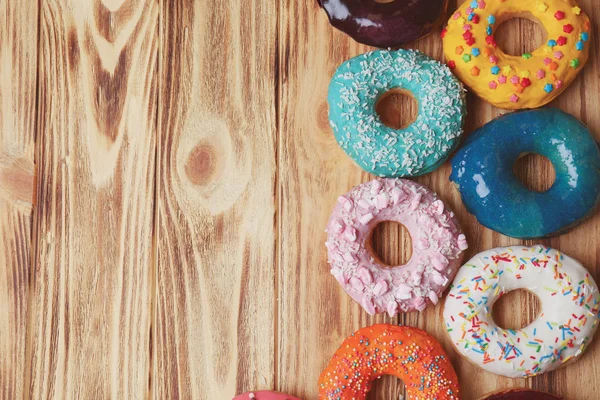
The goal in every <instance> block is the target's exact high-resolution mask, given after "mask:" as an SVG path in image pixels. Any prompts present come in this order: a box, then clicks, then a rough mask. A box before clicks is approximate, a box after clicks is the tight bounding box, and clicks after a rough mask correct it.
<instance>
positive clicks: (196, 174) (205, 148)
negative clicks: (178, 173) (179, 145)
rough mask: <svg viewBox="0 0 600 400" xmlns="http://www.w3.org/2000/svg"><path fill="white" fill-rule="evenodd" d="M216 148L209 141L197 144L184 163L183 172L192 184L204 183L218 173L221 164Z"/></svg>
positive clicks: (215, 176)
mask: <svg viewBox="0 0 600 400" xmlns="http://www.w3.org/2000/svg"><path fill="white" fill-rule="evenodd" d="M221 164H222V162H221V161H220V158H219V154H218V149H217V148H215V147H214V145H212V144H209V143H200V144H198V145H197V146H196V147H195V148H194V149H193V150H192V151H191V153H190V155H189V157H188V159H187V162H186V164H185V173H186V175H187V177H188V179H189V180H190V182H191V183H193V184H194V185H206V184H207V183H209V182H211V181H214V180H215V179H216V178H217V176H218V175H220V172H221V170H222V169H223V166H222V165H221Z"/></svg>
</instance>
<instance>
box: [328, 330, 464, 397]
mask: <svg viewBox="0 0 600 400" xmlns="http://www.w3.org/2000/svg"><path fill="white" fill-rule="evenodd" d="M382 375H393V376H396V377H397V378H399V379H401V380H402V381H403V382H404V386H405V388H406V394H407V396H406V397H407V398H408V399H423V400H425V399H426V400H429V399H431V400H433V399H436V400H455V399H458V398H459V386H458V378H457V377H456V373H455V372H454V368H452V364H450V361H449V360H448V357H447V356H446V353H445V352H444V349H443V348H442V346H441V345H440V344H439V343H438V342H437V341H436V340H435V339H434V338H433V337H431V336H429V335H428V334H427V332H425V331H422V330H420V329H417V328H411V327H408V326H395V325H385V324H382V325H373V326H371V327H368V328H362V329H359V330H358V331H356V332H355V333H353V334H352V335H351V336H349V337H348V338H346V340H344V343H342V345H341V346H340V348H339V349H338V350H337V351H336V353H335V354H334V355H333V358H332V359H331V361H329V365H328V366H327V368H326V369H325V370H324V371H323V372H322V373H321V376H320V377H319V399H321V400H349V399H353V400H363V399H365V398H366V396H367V393H368V392H369V390H371V382H373V380H375V379H377V378H378V377H380V376H382Z"/></svg>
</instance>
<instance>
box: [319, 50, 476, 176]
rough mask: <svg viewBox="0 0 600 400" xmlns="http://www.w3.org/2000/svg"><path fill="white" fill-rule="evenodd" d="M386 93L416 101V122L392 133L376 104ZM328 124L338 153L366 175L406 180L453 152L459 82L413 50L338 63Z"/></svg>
mask: <svg viewBox="0 0 600 400" xmlns="http://www.w3.org/2000/svg"><path fill="white" fill-rule="evenodd" d="M390 90H401V91H406V92H409V94H411V95H412V96H413V97H414V98H415V99H416V100H417V102H418V104H419V111H418V115H417V118H416V120H415V122H413V123H412V124H411V125H409V126H408V127H406V128H405V129H398V130H396V129H392V128H390V127H388V126H386V125H384V124H383V123H382V122H381V119H380V118H379V115H378V114H377V112H376V111H375V106H376V105H377V102H378V100H379V99H380V98H381V96H382V95H383V94H385V93H386V92H389V91H390ZM328 100H329V120H330V123H331V127H332V128H333V132H334V134H335V138H336V140H337V141H338V143H339V144H340V146H341V147H342V149H343V150H344V151H345V152H346V153H347V154H348V155H349V156H350V157H351V158H352V159H353V160H354V161H355V162H356V163H357V164H358V165H360V167H361V168H363V169H364V170H365V171H368V172H370V173H372V174H375V175H378V176H381V177H409V176H417V175H422V174H426V173H428V172H431V171H433V170H434V169H436V168H437V167H439V166H440V165H441V164H442V163H443V162H444V161H445V160H446V159H447V158H448V156H449V155H450V153H451V152H452V151H453V150H454V149H455V148H456V146H457V145H458V143H459V139H460V136H461V134H462V132H463V131H462V126H463V121H464V117H465V114H466V104H465V92H464V89H463V86H462V84H461V83H460V82H459V81H458V79H456V78H455V77H454V75H453V74H452V73H451V72H450V69H449V68H448V67H446V66H445V65H442V64H440V63H439V62H437V61H435V60H433V59H431V58H429V57H427V56H426V55H425V54H423V53H421V52H418V51H416V50H397V51H388V50H376V51H372V52H369V53H365V54H362V55H360V56H357V57H354V58H352V59H350V60H348V61H346V62H345V63H343V64H342V65H341V66H340V67H339V68H338V69H337V71H336V72H335V75H334V77H333V79H332V81H331V84H330V85H329V98H328Z"/></svg>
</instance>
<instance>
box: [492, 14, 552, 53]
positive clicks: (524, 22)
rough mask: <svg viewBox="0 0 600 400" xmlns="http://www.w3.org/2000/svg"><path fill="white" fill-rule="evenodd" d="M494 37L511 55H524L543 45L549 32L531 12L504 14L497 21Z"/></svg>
mask: <svg viewBox="0 0 600 400" xmlns="http://www.w3.org/2000/svg"><path fill="white" fill-rule="evenodd" d="M496 26H497V27H496V29H495V30H494V39H496V43H497V45H498V47H500V48H501V49H502V51H503V52H504V53H506V54H508V55H511V56H522V55H523V54H525V53H531V52H532V51H534V50H535V49H537V48H539V47H541V46H542V45H543V44H544V43H545V42H546V38H547V37H548V34H547V32H546V29H545V28H544V26H543V25H542V23H541V22H540V21H539V20H538V19H537V18H536V17H534V16H533V15H532V14H531V13H526V12H524V13H519V14H513V15H508V16H504V17H503V18H502V21H501V22H500V23H498V22H497V23H496Z"/></svg>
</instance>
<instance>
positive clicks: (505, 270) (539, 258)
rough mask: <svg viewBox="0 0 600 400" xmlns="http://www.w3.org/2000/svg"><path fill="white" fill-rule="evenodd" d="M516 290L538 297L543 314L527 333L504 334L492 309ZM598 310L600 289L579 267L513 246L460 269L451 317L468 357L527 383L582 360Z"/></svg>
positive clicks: (455, 338) (544, 251)
mask: <svg viewBox="0 0 600 400" xmlns="http://www.w3.org/2000/svg"><path fill="white" fill-rule="evenodd" d="M515 289H527V290H529V291H530V292H532V293H534V294H535V295H536V296H537V297H538V298H539V299H540V302H541V306H542V310H541V313H540V316H539V317H538V319H536V320H535V321H533V322H532V323H531V324H530V325H529V326H527V327H525V328H523V329H520V330H512V329H502V328H500V327H499V326H498V325H496V323H494V320H493V319H492V306H493V305H494V302H495V301H496V300H498V298H499V297H500V296H502V295H503V294H505V293H507V292H510V291H511V290H515ZM599 308H600V294H599V293H598V286H597V285H596V282H594V279H593V278H592V277H591V276H590V274H589V272H588V271H587V270H586V269H585V268H584V267H583V266H582V265H581V264H580V263H579V262H577V261H576V260H574V259H572V258H570V257H568V256H566V255H564V254H562V253H561V252H559V251H558V250H554V249H551V248H548V247H544V246H534V247H524V246H513V247H502V248H496V249H493V250H488V251H484V252H483V253H479V254H477V255H476V256H475V257H473V258H472V259H471V260H470V261H469V262H468V263H467V264H465V265H464V266H463V267H462V268H461V269H460V270H459V271H458V273H457V275H456V278H455V279H454V282H453V284H452V286H451V289H450V293H449V294H448V297H447V298H446V304H445V306H444V320H445V322H446V329H447V331H448V334H449V335H450V338H451V339H452V342H453V343H454V345H455V346H456V348H457V349H458V351H459V352H460V353H461V354H462V355H463V356H465V357H466V358H468V359H469V360H470V361H472V362H473V363H475V364H476V365H478V366H479V367H481V368H483V369H485V370H487V371H490V372H493V373H495V374H498V375H504V376H507V377H510V378H520V377H529V376H534V375H539V374H542V373H544V372H548V371H552V370H554V369H557V368H559V367H561V366H562V365H564V364H565V363H567V362H570V361H573V360H574V359H575V358H576V357H578V356H579V355H580V354H581V353H582V352H583V351H584V349H585V347H586V346H587V344H588V343H589V342H590V341H591V339H592V337H593V335H594V332H595V330H596V328H597V326H598V319H599V314H598V312H599Z"/></svg>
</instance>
